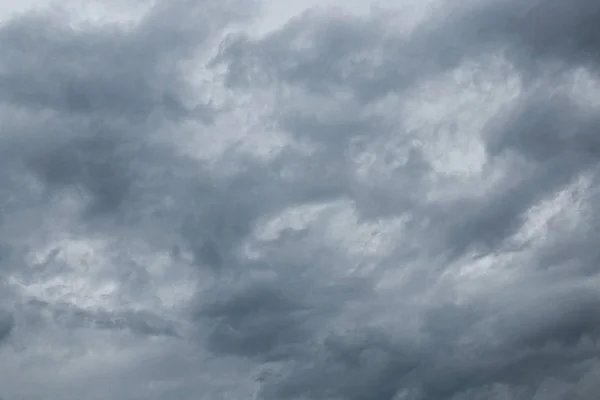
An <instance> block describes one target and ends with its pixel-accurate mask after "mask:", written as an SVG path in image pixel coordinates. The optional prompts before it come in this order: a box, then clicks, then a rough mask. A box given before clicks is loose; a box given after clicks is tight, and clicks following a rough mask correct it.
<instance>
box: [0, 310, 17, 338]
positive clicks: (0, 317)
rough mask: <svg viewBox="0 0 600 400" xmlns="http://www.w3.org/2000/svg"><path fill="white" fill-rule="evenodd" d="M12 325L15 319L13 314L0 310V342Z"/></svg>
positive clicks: (7, 335)
mask: <svg viewBox="0 0 600 400" xmlns="http://www.w3.org/2000/svg"><path fill="white" fill-rule="evenodd" d="M14 325H15V321H14V317H13V315H12V314H11V313H8V312H6V311H0V343H2V342H3V341H5V340H6V339H7V338H8V337H9V336H10V333H11V332H12V330H13V328H14Z"/></svg>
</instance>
